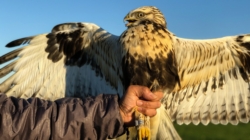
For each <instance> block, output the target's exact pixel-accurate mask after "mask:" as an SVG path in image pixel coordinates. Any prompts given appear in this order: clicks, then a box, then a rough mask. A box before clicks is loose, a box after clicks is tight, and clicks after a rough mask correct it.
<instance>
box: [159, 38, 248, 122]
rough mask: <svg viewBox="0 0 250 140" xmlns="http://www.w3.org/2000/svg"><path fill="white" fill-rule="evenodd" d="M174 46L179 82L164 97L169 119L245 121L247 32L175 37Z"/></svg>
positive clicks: (246, 106)
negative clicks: (221, 35)
mask: <svg viewBox="0 0 250 140" xmlns="http://www.w3.org/2000/svg"><path fill="white" fill-rule="evenodd" d="M174 47H175V48H174V50H175V55H176V61H177V65H178V75H179V77H180V85H177V86H176V88H175V90H174V91H173V93H172V94H168V95H166V96H165V97H164V99H163V102H168V103H166V107H167V110H168V111H169V113H170V114H171V116H172V119H173V120H177V123H178V124H189V123H191V122H192V123H194V124H196V125H197V124H199V123H202V124H204V125H207V124H208V123H210V122H212V123H214V124H218V123H221V124H227V123H231V124H234V125H236V124H238V123H239V122H244V123H247V122H248V121H249V117H250V110H249V104H250V102H249V101H250V100H249V99H250V91H249V88H250V87H249V73H250V71H249V68H250V63H249V62H250V35H249V34H248V35H239V36H230V37H224V38H218V39H211V40H189V39H183V38H178V37H175V38H174ZM171 96H172V97H171ZM172 98H174V99H175V100H172ZM169 102H172V103H169Z"/></svg>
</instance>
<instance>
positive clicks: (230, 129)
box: [175, 123, 250, 140]
mask: <svg viewBox="0 0 250 140" xmlns="http://www.w3.org/2000/svg"><path fill="white" fill-rule="evenodd" d="M175 128H176V129H177V131H178V133H179V134H180V136H181V137H182V139H183V140H250V123H249V124H242V123H241V124H239V125H236V126H234V125H231V124H228V125H213V124H209V125H208V126H204V125H198V126H196V125H192V124H190V125H177V124H175Z"/></svg>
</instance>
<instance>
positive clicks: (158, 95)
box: [153, 91, 163, 101]
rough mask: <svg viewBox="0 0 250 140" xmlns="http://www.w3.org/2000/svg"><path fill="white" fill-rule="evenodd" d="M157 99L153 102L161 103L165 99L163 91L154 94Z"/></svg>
mask: <svg viewBox="0 0 250 140" xmlns="http://www.w3.org/2000/svg"><path fill="white" fill-rule="evenodd" d="M153 94H154V95H155V96H156V98H155V99H154V100H153V101H160V100H161V99H162V97H163V92H162V91H156V92H154V93H153Z"/></svg>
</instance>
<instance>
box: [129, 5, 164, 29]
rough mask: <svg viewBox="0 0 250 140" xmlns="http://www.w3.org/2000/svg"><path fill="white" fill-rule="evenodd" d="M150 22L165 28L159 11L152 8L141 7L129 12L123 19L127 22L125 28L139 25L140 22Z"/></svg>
mask: <svg viewBox="0 0 250 140" xmlns="http://www.w3.org/2000/svg"><path fill="white" fill-rule="evenodd" d="M146 20H148V21H151V22H154V23H157V24H160V25H162V26H164V27H166V26H167V23H166V20H165V18H164V16H163V14H162V13H161V11H160V10H159V9H157V8H156V7H154V6H143V7H139V8H137V9H135V10H132V11H130V12H129V13H128V14H127V15H126V16H125V18H124V21H127V22H128V23H127V24H126V26H127V27H132V26H136V25H139V24H140V23H141V22H142V21H146Z"/></svg>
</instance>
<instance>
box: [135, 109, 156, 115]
mask: <svg viewBox="0 0 250 140" xmlns="http://www.w3.org/2000/svg"><path fill="white" fill-rule="evenodd" d="M137 110H138V111H139V112H140V113H142V114H144V115H146V116H149V117H153V116H155V115H156V113H157V112H156V109H148V108H143V107H137Z"/></svg>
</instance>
